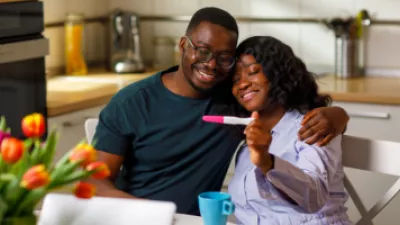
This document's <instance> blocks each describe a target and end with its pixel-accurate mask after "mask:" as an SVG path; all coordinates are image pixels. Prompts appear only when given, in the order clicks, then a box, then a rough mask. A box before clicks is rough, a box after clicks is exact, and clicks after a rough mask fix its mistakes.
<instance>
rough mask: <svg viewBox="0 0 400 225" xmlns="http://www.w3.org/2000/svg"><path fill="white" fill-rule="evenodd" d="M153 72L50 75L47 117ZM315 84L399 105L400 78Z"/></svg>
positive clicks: (97, 100) (352, 97)
mask: <svg viewBox="0 0 400 225" xmlns="http://www.w3.org/2000/svg"><path fill="white" fill-rule="evenodd" d="M152 74H154V72H153V71H151V72H147V73H142V74H126V75H116V74H113V73H101V74H95V75H88V76H82V77H73V76H60V77H55V78H50V79H49V80H48V84H47V92H48V94H47V103H48V105H47V107H48V116H49V117H54V116H58V115H62V114H66V113H70V112H74V111H78V110H82V109H87V108H91V107H96V106H100V105H104V104H106V103H107V102H108V101H109V100H110V99H111V97H112V96H113V95H114V94H115V93H116V92H118V90H119V89H120V88H122V87H124V86H126V85H128V84H130V83H132V82H136V81H139V80H141V79H144V78H146V77H148V76H150V75H152ZM318 84H319V88H320V92H321V93H324V94H330V95H331V96H332V98H333V100H334V101H342V102H354V103H372V104H385V105H400V78H383V77H365V78H364V77H363V78H355V79H348V80H345V79H337V78H335V77H334V76H324V77H319V78H318Z"/></svg>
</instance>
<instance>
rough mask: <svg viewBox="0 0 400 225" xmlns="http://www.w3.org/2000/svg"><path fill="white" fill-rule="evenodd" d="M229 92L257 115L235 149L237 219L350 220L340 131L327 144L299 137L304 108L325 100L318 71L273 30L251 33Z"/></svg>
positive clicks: (252, 223) (271, 224)
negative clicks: (263, 34) (314, 72)
mask: <svg viewBox="0 0 400 225" xmlns="http://www.w3.org/2000/svg"><path fill="white" fill-rule="evenodd" d="M237 57H238V62H237V67H236V69H235V71H234V74H233V87H232V93H233V95H234V96H235V98H236V99H237V101H238V102H239V103H240V104H241V105H242V106H243V107H244V108H245V109H246V110H248V111H249V112H252V117H253V118H254V120H253V122H251V123H250V124H249V125H248V126H247V127H246V129H245V135H246V143H245V144H244V145H243V146H242V147H241V148H240V150H239V152H238V155H237V162H236V169H235V175H234V177H233V178H232V181H231V183H230V185H229V192H230V194H231V195H232V200H233V202H234V203H235V205H236V212H235V215H236V217H237V222H238V223H240V224H246V225H256V224H268V225H275V224H282V225H289V224H310V225H313V224H352V223H351V222H350V221H349V219H348V216H347V208H346V207H345V206H344V204H345V202H346V201H347V199H348V195H347V193H346V192H345V190H344V186H343V177H344V172H343V168H342V164H341V138H342V137H341V135H338V136H336V137H334V138H333V139H332V141H331V142H330V143H328V144H327V145H325V146H324V147H319V146H317V145H308V144H307V143H306V142H305V141H300V140H299V139H298V136H297V133H298V130H299V129H300V128H301V121H302V119H303V115H304V114H305V113H307V112H308V111H310V110H312V109H314V108H317V107H324V106H327V105H328V104H329V103H330V102H331V99H330V97H329V96H322V95H319V94H318V87H317V84H316V82H315V80H314V78H313V75H312V74H311V73H310V72H309V71H307V68H306V66H305V65H304V63H303V62H302V61H301V60H300V59H299V58H297V57H296V56H295V55H294V53H293V51H292V49H291V48H290V47H289V46H287V45H286V44H284V43H282V42H281V41H279V40H277V39H275V38H273V37H268V36H267V37H261V36H256V37H251V38H248V39H246V40H245V41H244V42H242V43H241V44H240V45H239V47H238V49H237Z"/></svg>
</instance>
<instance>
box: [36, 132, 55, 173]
mask: <svg viewBox="0 0 400 225" xmlns="http://www.w3.org/2000/svg"><path fill="white" fill-rule="evenodd" d="M58 138H59V135H58V133H57V132H56V131H55V130H53V131H52V132H51V133H50V135H49V136H48V138H47V142H46V145H45V147H44V148H43V149H42V152H41V156H40V157H41V160H42V162H43V164H44V165H45V167H46V168H49V167H50V165H51V163H52V162H53V157H54V154H55V152H56V147H57V141H58Z"/></svg>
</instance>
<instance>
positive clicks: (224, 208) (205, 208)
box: [198, 192, 235, 225]
mask: <svg viewBox="0 0 400 225" xmlns="http://www.w3.org/2000/svg"><path fill="white" fill-rule="evenodd" d="M198 199H199V208H200V214H201V217H202V218H203V222H204V225H226V222H227V220H228V216H229V215H231V214H232V213H233V212H234V211H235V205H234V204H233V203H232V201H231V195H230V194H228V193H224V192H204V193H201V194H200V195H199V197H198Z"/></svg>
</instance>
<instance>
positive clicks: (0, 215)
mask: <svg viewBox="0 0 400 225" xmlns="http://www.w3.org/2000/svg"><path fill="white" fill-rule="evenodd" d="M7 208H8V206H7V203H6V202H5V200H4V198H3V197H2V196H1V195H0V221H3V219H4V216H5V214H6V212H7Z"/></svg>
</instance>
